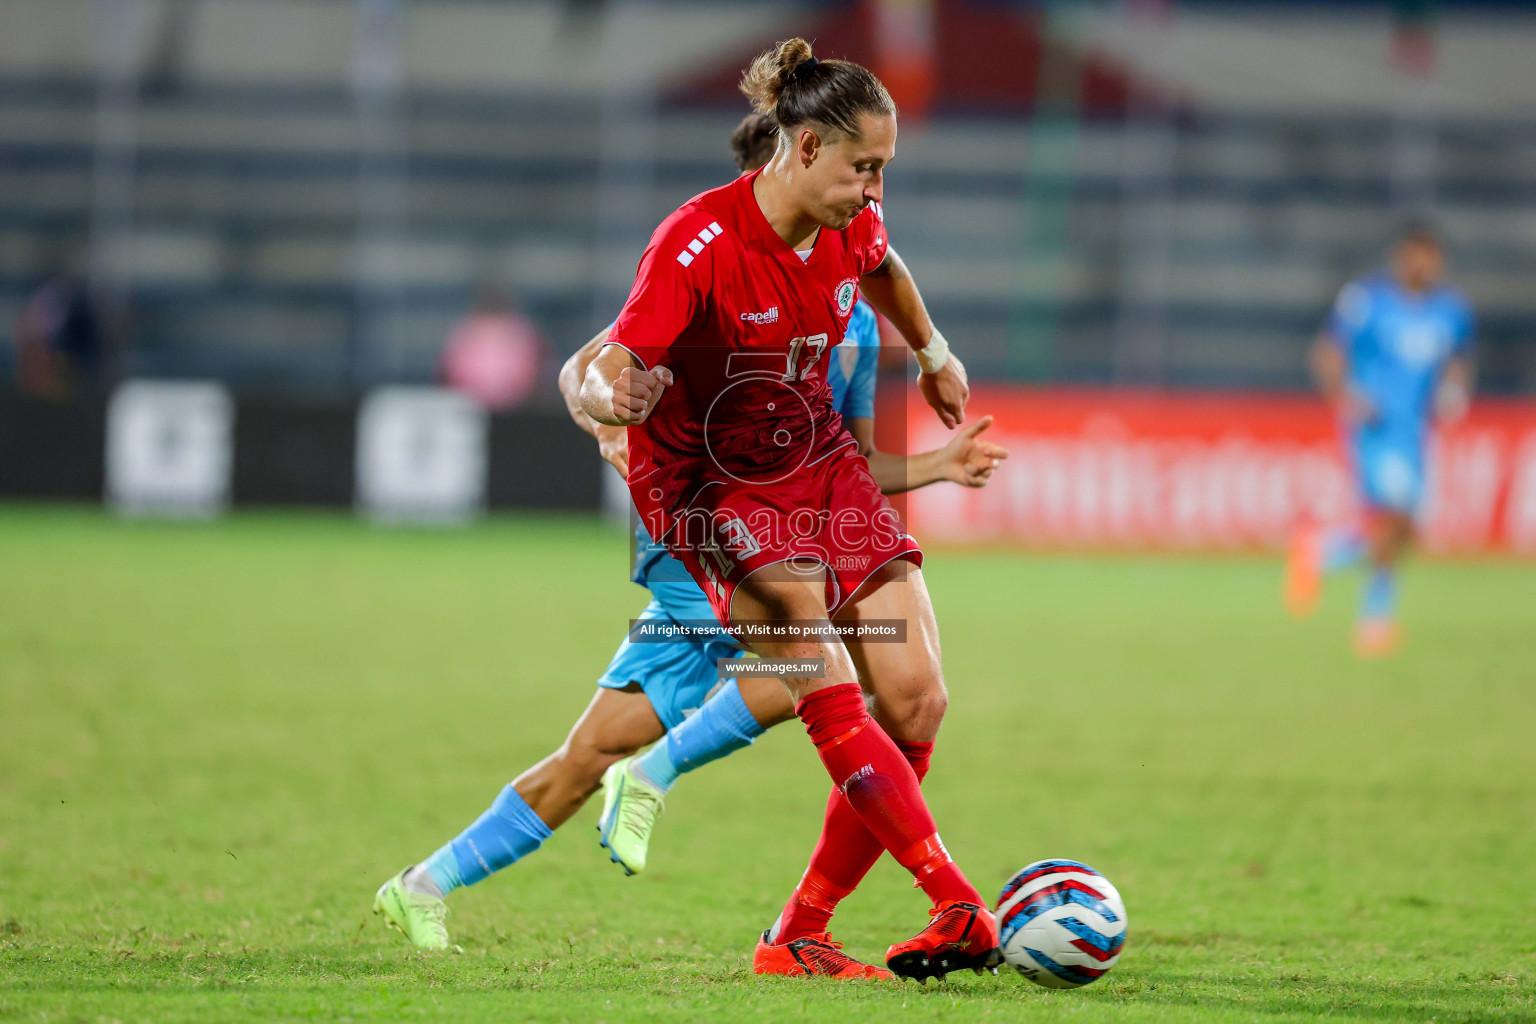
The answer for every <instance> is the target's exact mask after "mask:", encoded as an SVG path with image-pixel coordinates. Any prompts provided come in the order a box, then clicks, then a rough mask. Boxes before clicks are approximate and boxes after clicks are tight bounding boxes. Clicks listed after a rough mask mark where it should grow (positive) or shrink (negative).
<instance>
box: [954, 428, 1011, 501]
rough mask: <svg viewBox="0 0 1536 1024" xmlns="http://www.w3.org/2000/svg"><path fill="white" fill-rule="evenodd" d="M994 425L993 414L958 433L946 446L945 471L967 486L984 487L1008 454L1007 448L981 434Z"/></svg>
mask: <svg viewBox="0 0 1536 1024" xmlns="http://www.w3.org/2000/svg"><path fill="white" fill-rule="evenodd" d="M991 425H992V417H991V416H983V417H982V418H981V419H979V420H977V421H976V422H975V423H972V424H971V425H970V426H968V427H966V428H965V429H964V430H962V431H960V433H958V434H956V435H955V437H954V439H953V440H951V441H950V442H949V444H947V445H945V446H944V475H945V477H946V478H948V479H950V480H953V481H954V482H955V483H957V484H961V485H963V486H966V487H985V486H986V485H987V481H988V480H989V479H991V477H992V471H993V470H994V469H996V468H997V467H998V466H999V465H1000V464H1001V463H1002V461H1003V460H1004V459H1006V458H1007V457H1008V449H1006V448H1004V447H1003V446H1002V445H1000V444H993V443H992V442H991V441H984V440H982V438H981V434H982V431H984V430H986V429H987V428H988V427H990V426H991Z"/></svg>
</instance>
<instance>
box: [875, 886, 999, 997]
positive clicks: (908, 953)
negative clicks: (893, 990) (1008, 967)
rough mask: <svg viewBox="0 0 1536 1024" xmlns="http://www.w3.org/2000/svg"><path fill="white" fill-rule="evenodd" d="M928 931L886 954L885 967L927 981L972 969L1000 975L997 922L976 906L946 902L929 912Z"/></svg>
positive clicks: (983, 908)
mask: <svg viewBox="0 0 1536 1024" xmlns="http://www.w3.org/2000/svg"><path fill="white" fill-rule="evenodd" d="M928 916H929V921H928V927H926V928H924V929H923V930H922V931H920V932H918V933H917V934H916V935H914V936H912V937H911V938H910V939H908V940H907V941H906V942H898V943H896V945H894V946H892V947H891V948H890V949H888V950H886V951H885V965H886V966H887V967H889V968H890V969H891V970H893V971H895V972H896V973H897V974H899V975H900V976H901V977H903V978H913V979H915V980H917V981H926V980H927V979H929V978H942V977H943V976H944V975H946V974H948V973H949V972H950V971H960V970H964V969H965V968H967V967H969V968H971V969H972V970H974V971H975V972H976V973H977V974H980V973H981V969H982V968H983V967H986V968H990V969H991V971H992V973H994V974H996V973H997V965H998V964H1000V963H1002V962H1003V951H1002V950H1001V949H999V948H998V947H997V918H995V917H993V916H992V911H990V910H988V909H987V908H986V907H981V906H977V905H976V904H974V903H963V902H961V901H960V900H945V901H944V902H943V903H940V904H939V905H938V906H936V907H934V908H933V909H932V910H930V911H928Z"/></svg>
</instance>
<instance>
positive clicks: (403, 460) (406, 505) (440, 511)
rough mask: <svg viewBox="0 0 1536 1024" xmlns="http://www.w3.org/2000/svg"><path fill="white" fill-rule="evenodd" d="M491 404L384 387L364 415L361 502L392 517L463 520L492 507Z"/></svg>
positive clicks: (373, 513)
mask: <svg viewBox="0 0 1536 1024" xmlns="http://www.w3.org/2000/svg"><path fill="white" fill-rule="evenodd" d="M487 430H488V423H487V418H486V413H485V410H484V409H482V408H481V407H480V406H478V405H476V404H475V403H474V402H473V401H472V400H470V399H469V398H467V397H465V396H464V395H461V394H459V393H458V392H456V391H449V390H446V389H443V388H423V387H385V388H379V389H377V390H375V391H373V392H371V393H369V395H368V397H367V398H366V399H364V401H363V405H362V408H361V409H360V410H359V412H358V419H357V505H358V508H359V510H360V511H362V512H363V513H364V514H365V515H367V516H369V517H370V518H372V519H375V520H378V521H380V522H390V523H460V522H465V521H467V520H469V519H472V518H474V517H475V516H477V515H479V514H480V512H481V510H482V509H484V507H485V490H486V447H487Z"/></svg>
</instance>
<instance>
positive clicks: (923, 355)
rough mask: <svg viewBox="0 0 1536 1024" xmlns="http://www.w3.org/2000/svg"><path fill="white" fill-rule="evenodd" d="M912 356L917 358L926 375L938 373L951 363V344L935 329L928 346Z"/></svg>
mask: <svg viewBox="0 0 1536 1024" xmlns="http://www.w3.org/2000/svg"><path fill="white" fill-rule="evenodd" d="M912 354H913V355H915V356H917V365H918V366H920V367H922V368H923V372H924V373H938V372H939V371H940V370H941V369H943V368H944V364H945V363H947V362H949V342H947V341H945V340H944V335H942V334H940V333H939V332H938V329H937V328H935V329H934V332H933V337H931V338H929V339H928V344H926V345H924V346H923V347H922V348H920V349H918V350H917V351H915V352H913V353H912Z"/></svg>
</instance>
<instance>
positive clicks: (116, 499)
mask: <svg viewBox="0 0 1536 1024" xmlns="http://www.w3.org/2000/svg"><path fill="white" fill-rule="evenodd" d="M234 420H235V406H234V402H233V401H232V400H231V398H230V395H229V392H228V391H226V390H225V389H224V386H223V385H222V384H218V383H215V382H212V381H151V380H130V381H126V382H125V383H123V384H122V385H120V386H119V387H118V388H117V390H116V391H114V392H113V393H112V399H111V401H110V402H109V403H108V405H107V452H106V455H107V466H106V470H107V474H106V475H107V502H108V503H109V504H110V505H111V506H112V507H113V508H115V509H116V510H117V511H118V512H120V513H122V514H124V515H132V516H173V517H209V516H216V515H218V514H219V513H221V512H223V511H224V509H225V508H227V507H228V505H229V486H230V474H231V466H232V463H233V456H232V448H233V433H234Z"/></svg>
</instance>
